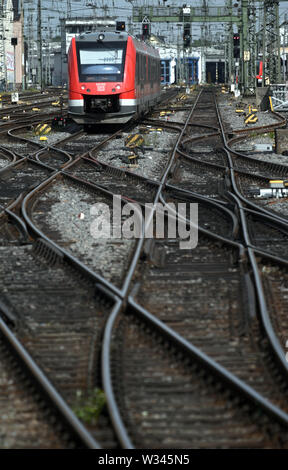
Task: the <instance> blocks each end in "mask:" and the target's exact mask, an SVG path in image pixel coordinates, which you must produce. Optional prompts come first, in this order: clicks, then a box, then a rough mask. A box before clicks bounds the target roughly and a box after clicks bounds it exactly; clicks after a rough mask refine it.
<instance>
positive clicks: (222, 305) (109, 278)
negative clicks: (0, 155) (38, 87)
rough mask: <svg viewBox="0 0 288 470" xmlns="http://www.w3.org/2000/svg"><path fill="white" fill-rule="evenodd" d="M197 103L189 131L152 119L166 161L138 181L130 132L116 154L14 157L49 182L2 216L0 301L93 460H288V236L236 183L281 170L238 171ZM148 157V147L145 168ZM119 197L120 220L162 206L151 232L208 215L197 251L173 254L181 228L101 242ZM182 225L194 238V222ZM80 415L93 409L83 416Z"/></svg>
mask: <svg viewBox="0 0 288 470" xmlns="http://www.w3.org/2000/svg"><path fill="white" fill-rule="evenodd" d="M190 100H191V102H190V103H189V102H187V103H185V106H184V107H183V106H182V107H179V112H185V113H186V116H187V119H186V121H185V124H184V126H181V125H180V124H179V123H178V122H177V121H176V120H175V117H174V116H173V122H171V121H170V122H169V121H168V122H165V121H164V120H162V121H159V119H158V117H157V115H156V114H155V117H154V121H153V120H151V119H150V121H149V123H150V122H154V124H155V125H156V124H157V126H158V125H159V122H161V123H162V124H161V125H162V127H163V129H162V130H161V133H162V134H160V131H159V134H155V135H157V136H160V137H158V139H159V140H158V143H159V141H160V142H161V145H163V144H162V141H163V139H162V137H163V134H164V133H165V132H166V133H167V139H166V146H167V148H166V150H165V149H164V150H162V151H161V152H158V153H159V155H160V157H159V155H158V160H157V161H155V165H152V169H151V173H149V171H146V168H145V163H144V162H143V160H141V158H140V157H139V156H138V163H137V165H138V166H135V167H133V166H129V165H128V164H127V163H125V162H123V159H121V158H119V150H120V149H121V147H123V145H124V144H123V142H124V141H125V139H126V137H127V135H126V134H125V131H124V132H123V131H122V132H118V133H117V134H115V135H114V138H115V140H114V141H112V140H111V139H110V138H106V137H105V136H102V135H100V136H99V135H98V136H97V135H94V136H92V135H91V136H89V138H90V137H91V139H90V141H89V139H88V138H87V136H85V135H81V134H79V135H76V134H75V136H74V138H73V139H72V140H70V139H69V140H68V141H67V140H66V141H65V139H63V140H62V142H59V143H57V144H54V145H50V146H49V145H48V147H47V148H41V147H40V149H39V148H38V149H37V150H35V147H33V150H31V153H30V154H29V157H28V158H27V157H25V161H24V159H23V161H21V160H20V157H19V155H16V163H15V164H13V165H16V168H18V166H17V165H19V168H21V165H24V163H25V165H30V166H31V165H34V167H35V168H37V170H38V171H40V169H41V171H44V172H47V173H48V174H45V176H43V180H42V176H41V178H39V177H38V180H37V181H36V182H34V181H33V184H34V186H36V187H34V188H33V189H32V190H29V189H28V186H27V185H28V183H27V184H26V182H25V185H23V188H22V187H21V188H22V189H21V188H20V189H21V190H20V191H18V192H17V193H16V192H15V194H14V193H13V195H12V196H11V198H10V199H9V200H5V201H4V200H3V203H2V207H1V209H2V211H3V212H2V225H1V226H0V230H1V244H0V250H1V249H2V248H1V246H2V247H4V248H3V252H2V253H3V256H5V257H7V258H5V262H3V266H4V265H5V270H4V271H3V272H1V277H2V281H1V285H3V286H5V288H4V294H5V299H6V304H7V305H9V312H10V321H11V319H12V320H13V321H14V322H15V325H16V326H17V329H16V331H17V337H19V340H20V341H21V342H22V344H23V345H24V346H25V347H27V349H28V351H30V352H31V354H33V357H34V358H35V360H36V362H37V363H38V364H39V367H41V368H42V369H43V371H44V372H45V373H46V374H47V375H48V376H49V378H50V379H51V381H52V383H53V386H55V388H56V389H57V390H59V392H60V393H61V395H62V397H63V399H64V401H65V402H66V403H67V404H68V406H69V407H71V408H72V410H74V413H75V414H76V415H77V413H80V414H79V415H80V416H81V419H82V424H83V425H84V430H85V432H84V434H85V439H86V438H87V440H85V439H83V441H84V443H85V444H84V445H86V446H88V447H93V446H94V447H97V446H98V445H99V446H100V445H101V446H102V447H104V448H116V447H118V446H121V447H124V448H133V447H141V448H143V447H144V448H171V447H174V448H175V447H176V448H211V447H212V448H247V447H249V448H287V445H288V444H287V443H288V441H287V436H288V434H287V430H288V413H287V404H286V395H287V380H288V379H287V372H288V367H287V363H286V361H285V344H286V343H285V337H286V331H287V322H286V315H285V312H286V310H287V307H286V303H285V302H286V301H285V295H284V297H283V295H281V293H283V292H284V293H285V289H286V287H285V286H286V284H285V282H286V277H287V272H286V271H287V260H286V259H285V256H284V255H285V253H286V251H287V250H286V244H287V234H286V230H285V226H284V225H283V221H281V220H280V217H278V218H277V217H272V216H271V219H269V218H268V217H267V216H266V215H265V214H264V212H261V211H259V212H258V213H255V210H254V209H255V207H254V206H253V210H254V212H253V211H252V210H251V207H250V206H249V205H248V204H247V206H246V198H245V197H244V196H243V194H241V193H240V192H239V189H238V186H237V183H236V181H237V179H236V177H235V174H236V175H240V177H241V178H242V181H246V180H247V179H249V178H250V179H251V178H252V179H253V178H258V180H261V181H264V178H265V177H266V176H265V172H268V171H270V169H271V167H267V168H266V167H265V165H263V166H262V164H261V162H259V161H258V163H257V165H258V166H256V170H257V171H256V172H254V170H255V167H254V166H253V168H252V172H251V165H250V163H249V164H248V165H246V166H245V164H244V163H243V164H242V157H239V158H240V160H241V166H239V164H238V162H239V161H240V160H239V158H238V156H237V158H236V159H233V152H231V153H229V148H228V145H227V142H226V137H225V135H227V134H228V132H229V133H230V132H231V130H230V129H228V127H226V128H224V127H223V125H222V123H221V120H220V116H219V111H218V109H217V106H216V103H215V99H214V93H212V92H211V90H209V89H207V90H204V91H203V92H202V93H200V94H198V96H197V98H196V96H195V95H194V96H193V97H192V99H191V98H190ZM188 108H190V110H189V111H188ZM174 109H176V106H175V107H174ZM176 117H177V112H176ZM147 124H148V122H147ZM149 125H150V124H149ZM142 126H143V125H142ZM165 126H167V131H165ZM136 130H137V131H139V130H140V129H139V128H137V129H136ZM177 136H178V137H177ZM175 138H176V143H175V145H174V147H173V148H172V146H171V144H172V141H173V140H174V142H175ZM202 140H204V144H203V142H202ZM146 147H149V146H148V145H147V144H146ZM169 147H170V148H169ZM151 150H152V149H147V148H146V149H145V145H144V153H143V156H144V155H147V151H148V155H149V151H150V152H151ZM153 150H154V149H153ZM155 153H157V152H155ZM114 154H115V155H118V157H117V158H118V160H117V158H114V156H115V155H114ZM152 154H153V153H152ZM150 155H151V154H150ZM153 155H154V154H153ZM107 156H108V157H109V158H108V159H107ZM111 157H112V158H111ZM144 158H145V157H144ZM17 159H19V160H20V163H19V161H17ZM245 161H246V160H245ZM32 162H33V163H32ZM40 162H42V164H41V163H40ZM44 162H45V165H44V164H43V163H44ZM243 162H244V159H243ZM123 163H124V164H123ZM153 163H154V161H153ZM249 165H250V166H249ZM12 168H13V167H11V165H10V166H9V169H8V171H7V175H9V174H11V171H12ZM277 169H278V170H279V172H280V171H282V170H281V169H280V168H278V166H277ZM283 171H284V170H283ZM262 172H263V174H262ZM33 173H34V171H33ZM266 174H267V173H266ZM0 176H1V174H0ZM10 180H11V181H12V179H11V178H10ZM10 180H9V177H8V180H7V181H10ZM253 181H254V179H253ZM263 184H264V183H263ZM17 185H18V183H17ZM15 191H16V190H15ZM115 195H120V196H121V198H120V199H119V203H120V205H121V207H122V208H123V207H125V205H127V204H128V203H138V205H139V210H140V212H141V213H142V215H144V204H145V203H150V205H151V211H150V213H149V214H150V215H149V217H150V220H153V221H154V222H155V219H156V217H157V215H158V211H159V204H162V207H167V205H168V204H174V206H173V207H177V204H178V203H182V204H183V207H185V208H186V209H188V208H189V205H190V204H191V203H194V204H195V203H196V204H198V209H199V232H198V243H196V245H195V246H193V249H192V250H185V249H181V247H180V246H179V244H180V242H181V239H180V238H179V237H178V238H177V237H176V238H175V237H174V238H171V237H170V238H169V227H167V220H169V219H164V227H163V229H164V235H163V236H162V237H160V238H159V239H157V238H152V239H148V240H145V239H144V237H143V234H142V235H141V234H140V238H137V237H136V238H135V234H134V237H132V238H131V239H123V238H121V237H120V238H119V239H116V240H115V239H114V240H113V239H112V240H111V237H110V238H108V239H105V240H104V242H103V241H102V242H101V243H100V242H99V240H97V241H96V242H95V240H92V241H91V237H89V236H88V235H87V234H89V227H90V226H91V219H89V209H90V208H91V206H93V205H94V204H97V203H98V204H102V205H103V204H105V205H106V207H109V208H110V209H111V210H112V202H111V201H113V196H115ZM13 198H14V199H16V201H15V202H14V203H12V200H13ZM4 202H5V204H4ZM248 202H249V201H248ZM73 205H74V207H73ZM20 206H21V209H20ZM249 209H250V210H249ZM172 212H173V211H172ZM186 213H188V214H189V211H188V212H187V211H186ZM173 214H174V216H176V215H177V212H175V213H173ZM90 215H91V214H90ZM94 215H97V214H96V213H95V214H94ZM127 217H128V213H126V215H124V216H123V218H122V223H125V221H126V222H127ZM182 219H183V221H184V222H185V225H186V229H187V227H188V226H190V227H191V225H190V222H191V221H190V220H189V216H183V215H182ZM8 221H10V223H8ZM11 222H13V226H11ZM2 227H3V228H2ZM71 227H72V228H71ZM16 228H17V229H18V231H20V232H21V233H22V239H21V240H22V241H20V242H19V240H18V241H17V233H18V232H17V231H15V230H16ZM25 234H26V235H25ZM28 234H29V235H28ZM25 237H26V238H25ZM271 237H273V239H272V241H271ZM92 238H93V237H92ZM23 239H24V240H25V241H24V244H23ZM37 239H38V241H37ZM17 244H18V246H17ZM11 245H14V246H11ZM88 245H89V246H88ZM7 247H8V248H7ZM87 247H88V248H87ZM13 250H14V251H13ZM17 263H18V264H17ZM14 272H16V273H17V275H16V276H15V275H14V274H13V273H14ZM11 276H12V278H11ZM34 279H37V283H38V285H39V286H40V287H41V293H42V297H39V293H37V292H35V290H34V289H33V282H34ZM13 283H16V286H18V289H17V292H18V293H15V290H14V288H13V287H14V284H13ZM23 285H25V286H29V288H28V289H27V292H26V291H25V290H24V289H23ZM21 292H22V294H21ZM24 292H25V298H24V297H23V298H22V297H21V296H22V295H23V293H24ZM279 297H280V298H279ZM282 297H283V299H282ZM275 298H276V299H278V298H279V301H278V302H277V303H276V305H277V310H278V309H279V310H281V312H280V315H278V312H277V314H276V310H275V306H274V307H273V305H275V304H273V302H274V299H275ZM45 299H47V301H45ZM6 304H5V305H6ZM18 305H21V306H22V310H23V312H22V311H21V314H20V313H19V307H18V308H17V306H18ZM42 305H44V306H43V307H41V306H42ZM31 306H32V307H31ZM0 310H1V305H0ZM59 312H61V316H60V318H61V320H60V318H59ZM79 312H81V316H80V317H79ZM278 317H279V318H278ZM6 320H7V321H8V320H9V318H8V319H6ZM87 338H88V339H87ZM79 354H80V359H79ZM76 358H77V359H76ZM77 361H78V362H77ZM64 365H65V366H64ZM77 390H78V391H79V393H78V396H75V391H77ZM91 393H92V395H93V393H94V394H96V395H97V398H98V401H99V400H100V398H101V397H102V398H103V397H105V400H104V404H103V409H102V410H100V411H101V412H100V411H99V410H98V411H99V418H98V421H97V422H96V418H95V414H94V419H92V422H91V421H89V419H88V418H87V416H86V417H83V416H84V414H83V413H84V408H85V404H86V405H87V404H89V403H91V399H92V398H93V396H91ZM94 398H95V395H94ZM77 399H79V400H80V399H81V400H82V399H83V400H82V407H83V408H82V409H81V412H79V408H81V406H79V403H78V402H77ZM81 400H80V401H81ZM100 401H101V400H100ZM83 403H84V405H83ZM85 409H86V408H85ZM86 411H87V409H86ZM98 411H97V412H98ZM97 412H96V411H94V413H96V414H97ZM86 433H87V435H86ZM87 436H90V439H91V441H89V439H88V437H87ZM88 441H89V442H88Z"/></svg>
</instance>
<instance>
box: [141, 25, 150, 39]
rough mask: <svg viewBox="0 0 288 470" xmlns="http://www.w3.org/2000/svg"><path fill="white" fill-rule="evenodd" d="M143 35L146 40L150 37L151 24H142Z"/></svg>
mask: <svg viewBox="0 0 288 470" xmlns="http://www.w3.org/2000/svg"><path fill="white" fill-rule="evenodd" d="M142 35H143V38H144V39H145V38H148V37H149V36H150V23H142Z"/></svg>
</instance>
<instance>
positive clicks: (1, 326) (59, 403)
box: [0, 306, 101, 449]
mask: <svg viewBox="0 0 288 470" xmlns="http://www.w3.org/2000/svg"><path fill="white" fill-rule="evenodd" d="M0 310H1V306H0ZM0 330H1V332H2V333H3V335H4V337H5V338H6V340H7V341H8V343H9V344H10V346H11V347H12V348H13V352H15V353H16V354H17V357H18V359H19V360H20V361H21V362H22V363H23V364H24V365H25V367H26V368H27V369H28V371H29V373H30V374H31V375H32V377H33V379H34V380H35V381H36V383H37V384H38V385H40V387H41V390H43V391H44V392H45V394H46V396H47V397H48V398H49V400H51V401H52V403H53V406H54V407H55V408H56V410H57V411H58V413H59V414H60V416H62V418H63V420H65V422H66V423H67V424H68V426H69V428H70V429H71V430H72V431H73V433H75V435H76V436H77V437H78V439H79V440H80V441H81V442H82V443H83V445H85V447H87V448H90V449H101V446H100V445H99V443H98V442H97V441H96V440H95V439H94V438H93V437H92V436H91V434H90V433H89V432H88V431H87V430H86V429H85V427H84V426H83V425H82V424H81V422H80V421H79V419H78V418H77V417H76V415H75V414H74V413H73V411H72V410H71V408H70V407H69V406H68V405H67V404H66V402H65V401H64V400H63V398H62V397H61V395H60V394H59V393H58V392H57V390H56V388H55V387H54V386H53V385H52V383H51V382H50V381H49V380H48V378H47V377H46V375H45V374H44V373H43V371H42V370H41V369H40V368H39V367H38V365H37V364H36V362H35V361H34V360H33V359H32V357H31V356H30V354H29V353H28V351H27V350H26V349H25V348H24V347H23V345H22V344H21V343H20V341H19V340H18V339H17V338H16V336H15V335H14V334H13V332H12V331H11V330H10V328H9V327H8V326H7V324H6V323H5V322H4V321H3V319H2V318H1V317H0Z"/></svg>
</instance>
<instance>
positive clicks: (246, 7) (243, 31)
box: [132, 0, 284, 94]
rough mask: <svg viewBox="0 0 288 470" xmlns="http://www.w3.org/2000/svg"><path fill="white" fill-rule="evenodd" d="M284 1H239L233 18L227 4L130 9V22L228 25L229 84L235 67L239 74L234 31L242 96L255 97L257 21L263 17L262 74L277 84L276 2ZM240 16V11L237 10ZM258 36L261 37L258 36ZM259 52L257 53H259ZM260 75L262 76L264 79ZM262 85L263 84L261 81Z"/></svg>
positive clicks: (230, 3) (229, 0) (231, 6)
mask: <svg viewBox="0 0 288 470" xmlns="http://www.w3.org/2000/svg"><path fill="white" fill-rule="evenodd" d="M280 1H284V0H241V14H240V15H239V14H235V6H237V4H235V2H234V1H232V0H226V5H225V6H218V7H216V6H214V7H208V6H207V2H204V3H205V8H202V7H190V6H187V5H185V8H184V7H169V8H167V7H155V6H140V7H138V6H137V7H136V6H135V7H133V15H132V17H133V21H134V22H139V23H141V22H142V21H143V18H148V19H149V21H150V22H151V23H152V22H157V23H161V22H166V23H173V22H175V23H179V22H181V23H183V24H184V23H192V22H197V23H202V24H204V23H205V22H209V23H216V22H218V23H222V24H223V23H227V27H226V31H227V32H228V39H227V46H226V47H227V49H226V50H227V54H225V55H226V58H227V66H228V81H229V82H231V81H232V77H234V76H235V65H236V68H237V71H238V61H237V60H236V61H235V60H234V58H233V28H234V25H235V29H237V32H238V33H239V34H240V59H239V77H238V78H239V85H240V87H241V90H242V92H243V93H244V94H252V93H255V88H256V75H257V59H258V58H257V39H256V38H257V31H256V21H257V17H258V16H259V15H258V13H259V12H260V15H261V14H262V28H261V31H262V34H260V33H261V31H260V33H259V32H258V38H259V37H260V38H261V40H260V44H261V45H260V50H262V55H263V65H264V71H266V76H268V77H269V80H270V83H272V82H274V83H275V82H279V80H280V73H281V67H280V34H279V2H280ZM238 12H239V10H238ZM259 34H260V35H259ZM258 45H259V44H258ZM259 52H260V51H259ZM264 71H263V75H264ZM263 82H264V81H263Z"/></svg>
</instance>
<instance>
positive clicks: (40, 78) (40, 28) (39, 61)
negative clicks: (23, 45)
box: [37, 0, 43, 91]
mask: <svg viewBox="0 0 288 470" xmlns="http://www.w3.org/2000/svg"><path fill="white" fill-rule="evenodd" d="M41 20H42V19H41V0H38V28H37V39H38V82H39V85H40V89H41V91H42V87H43V79H42V21H41Z"/></svg>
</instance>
